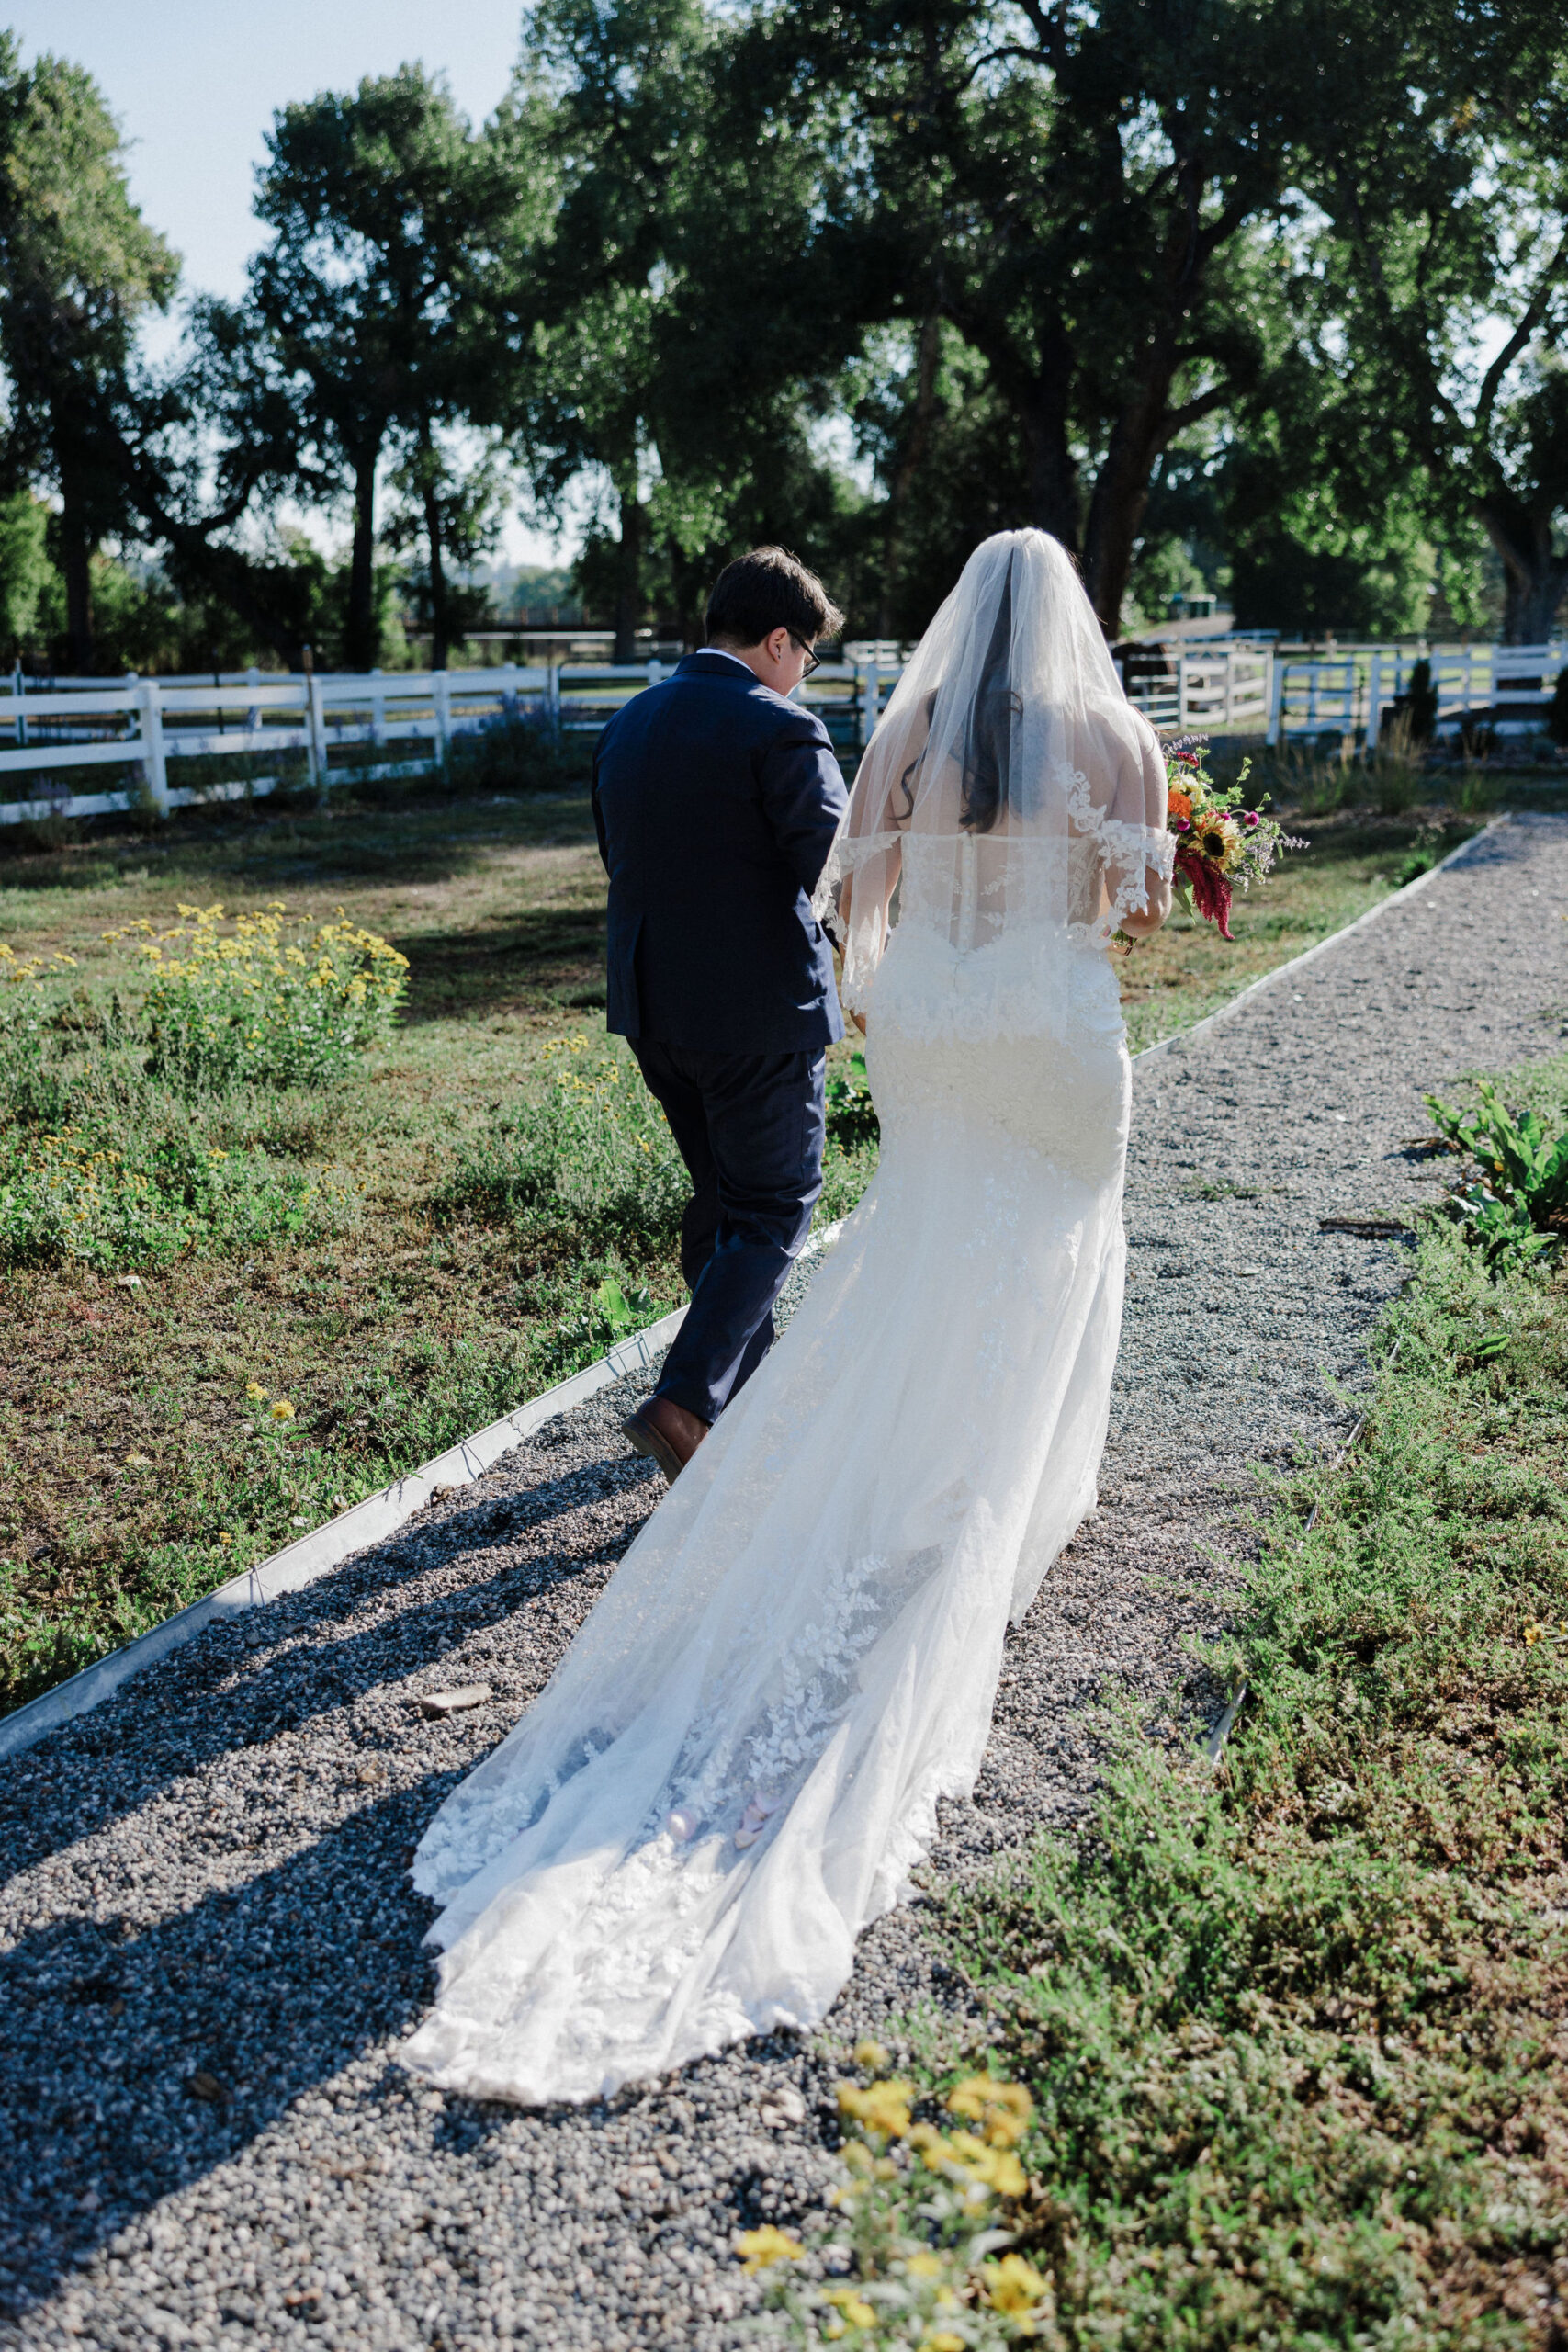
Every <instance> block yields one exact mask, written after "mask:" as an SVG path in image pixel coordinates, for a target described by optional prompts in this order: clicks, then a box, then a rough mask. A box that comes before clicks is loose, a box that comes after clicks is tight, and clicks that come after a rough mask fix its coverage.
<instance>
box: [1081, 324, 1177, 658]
mask: <svg viewBox="0 0 1568 2352" xmlns="http://www.w3.org/2000/svg"><path fill="white" fill-rule="evenodd" d="M1173 372H1174V370H1173V368H1172V366H1171V364H1170V363H1169V361H1168V359H1167V358H1166V357H1165V356H1164V355H1163V353H1162V352H1161V351H1160V350H1159V349H1158V348H1157V346H1156V350H1155V351H1154V352H1152V353H1151V354H1150V356H1149V361H1148V365H1147V368H1146V369H1145V376H1144V381H1143V383H1142V385H1141V387H1140V388H1139V390H1138V392H1137V394H1136V396H1135V397H1134V399H1133V400H1131V401H1129V402H1128V403H1127V405H1126V407H1125V408H1123V410H1122V413H1121V415H1120V416H1119V417H1118V418H1117V420H1116V422H1115V424H1114V425H1113V426H1112V427H1111V439H1110V443H1109V445H1108V446H1107V448H1106V452H1105V459H1104V463H1103V464H1102V465H1101V467H1100V474H1099V478H1098V480H1097V481H1096V482H1095V485H1094V496H1093V497H1092V499H1091V500H1090V501H1089V530H1088V533H1087V535H1086V537H1085V541H1084V586H1085V587H1086V588H1087V589H1088V591H1089V603H1090V604H1091V605H1093V606H1094V611H1095V617H1096V619H1097V620H1098V621H1099V623H1100V628H1102V629H1103V630H1104V631H1105V634H1106V636H1107V637H1108V638H1110V639H1115V638H1117V637H1118V636H1119V635H1120V633H1121V628H1122V599H1123V597H1124V596H1125V595H1126V594H1127V582H1128V581H1129V580H1130V579H1131V578H1132V574H1133V557H1134V552H1135V550H1136V547H1137V539H1138V530H1139V526H1140V525H1141V524H1142V522H1143V519H1144V510H1145V507H1146V506H1147V505H1148V503H1149V481H1150V477H1151V476H1152V474H1153V472H1154V465H1155V459H1156V458H1157V457H1158V455H1159V453H1160V451H1161V449H1162V448H1163V447H1165V444H1166V441H1167V439H1168V425H1167V417H1168V412H1169V406H1170V385H1171V378H1172V375H1173Z"/></svg>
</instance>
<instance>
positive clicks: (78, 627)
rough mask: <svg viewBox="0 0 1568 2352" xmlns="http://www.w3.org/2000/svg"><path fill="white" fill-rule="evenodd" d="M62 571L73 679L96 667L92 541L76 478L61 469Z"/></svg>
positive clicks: (67, 651)
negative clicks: (94, 652)
mask: <svg viewBox="0 0 1568 2352" xmlns="http://www.w3.org/2000/svg"><path fill="white" fill-rule="evenodd" d="M60 488H61V509H62V512H61V516H60V569H61V571H62V574H63V575H64V580H65V665H66V668H67V669H68V670H69V671H70V673H71V674H72V676H73V677H77V678H85V677H87V676H90V675H91V673H92V667H93V541H92V535H91V533H90V531H89V529H88V527H87V518H86V515H85V513H84V511H83V506H82V500H81V495H80V492H79V490H78V486H77V483H76V479H75V474H74V471H73V469H71V468H70V467H62V469H61V485H60Z"/></svg>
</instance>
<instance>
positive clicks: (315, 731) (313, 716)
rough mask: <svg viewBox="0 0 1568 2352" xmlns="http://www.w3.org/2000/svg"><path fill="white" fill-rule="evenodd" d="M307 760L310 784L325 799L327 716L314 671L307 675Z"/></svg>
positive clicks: (319, 681) (319, 683) (318, 679)
mask: <svg viewBox="0 0 1568 2352" xmlns="http://www.w3.org/2000/svg"><path fill="white" fill-rule="evenodd" d="M305 758H306V763H307V765H308V767H309V771H310V782H311V784H312V785H313V786H314V787H315V789H316V791H317V792H318V793H320V794H321V796H322V797H323V798H324V797H325V795H326V789H327V714H326V707H325V705H324V703H323V702H322V700H321V680H320V678H318V677H317V675H316V673H315V672H314V670H307V672H306V673H305Z"/></svg>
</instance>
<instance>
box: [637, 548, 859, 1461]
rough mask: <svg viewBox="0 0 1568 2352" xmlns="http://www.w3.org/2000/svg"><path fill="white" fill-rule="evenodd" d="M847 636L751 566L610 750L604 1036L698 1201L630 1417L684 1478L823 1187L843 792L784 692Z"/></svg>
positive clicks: (742, 564)
mask: <svg viewBox="0 0 1568 2352" xmlns="http://www.w3.org/2000/svg"><path fill="white" fill-rule="evenodd" d="M842 626H843V615H842V614H841V613H840V612H839V611H837V610H836V609H835V607H834V605H832V603H831V602H830V601H829V597H828V595H827V594H826V592H825V590H824V589H823V587H822V584H821V582H819V581H818V580H817V579H816V578H814V577H813V575H812V574H811V573H810V572H809V571H807V569H806V567H805V565H804V564H801V563H798V562H796V560H795V558H794V557H793V556H791V555H787V554H785V552H784V549H783V548H756V549H754V550H753V552H752V553H751V554H750V555H745V556H741V557H740V558H739V560H738V561H737V562H734V563H732V564H729V565H728V566H727V567H726V569H725V570H724V571H722V572H721V573H720V574H719V578H718V582H717V583H716V586H715V589H714V592H713V594H712V595H711V597H710V598H709V599H708V606H707V615H706V622H705V638H706V640H707V641H706V643H705V647H704V650H702V651H701V652H700V653H689V654H688V655H687V656H686V658H685V660H684V661H682V662H681V663H680V665H679V667H678V668H677V669H676V671H675V673H674V674H673V675H672V676H671V677H670V678H667V679H666V680H665V681H664V682H663V684H660V685H657V686H650V687H649V688H648V690H647V692H646V693H643V694H638V695H634V697H633V699H632V700H631V701H630V702H629V703H628V704H627V705H626V708H625V709H624V710H621V711H619V712H617V713H616V715H615V718H613V719H612V720H611V721H610V724H609V725H608V727H606V728H605V729H604V734H603V735H602V736H601V737H600V739H599V745H598V749H597V751H596V752H595V753H594V756H593V818H594V823H595V825H596V826H597V828H598V833H599V851H600V854H601V856H602V857H603V858H604V866H605V870H606V872H607V873H608V875H609V877H610V906H609V1010H608V1023H609V1027H610V1029H611V1030H612V1032H614V1033H615V1035H619V1036H623V1037H625V1038H626V1040H627V1042H628V1043H629V1045H630V1046H631V1049H632V1051H633V1053H634V1054H635V1055H636V1056H637V1062H638V1065H639V1067H640V1069H641V1070H642V1074H643V1077H644V1079H645V1080H647V1083H648V1086H649V1090H650V1091H651V1092H652V1093H653V1095H654V1096H655V1098H656V1099H657V1101H658V1102H659V1103H660V1105H661V1107H662V1109H663V1111H664V1114H665V1116H666V1118H667V1119H668V1120H669V1122H670V1128H671V1134H672V1135H673V1136H674V1138H675V1141H676V1144H677V1146H678V1148H679V1149H680V1152H681V1157H682V1159H683V1160H684V1161H685V1163H686V1168H687V1171H688V1173H689V1174H690V1176H691V1179H692V1186H693V1197H692V1200H691V1203H690V1204H689V1205H688V1207H687V1209H686V1212H685V1216H684V1217H683V1219H682V1233H681V1271H682V1274H683V1275H684V1277H685V1279H686V1282H687V1283H688V1285H689V1287H690V1289H691V1293H692V1303H691V1306H690V1308H689V1309H688V1311H687V1315H686V1319H685V1321H684V1323H683V1324H682V1327H681V1329H680V1331H679V1333H678V1334H677V1336H676V1339H675V1340H674V1343H673V1345H672V1346H671V1350H670V1353H669V1356H668V1357H667V1359H666V1361H665V1364H664V1369H663V1372H662V1374H660V1380H659V1385H658V1386H657V1387H656V1388H655V1390H654V1392H653V1395H652V1396H651V1397H649V1400H648V1402H647V1403H646V1404H644V1405H642V1406H640V1407H639V1408H638V1409H637V1411H636V1412H635V1413H634V1414H633V1415H632V1416H631V1418H630V1419H629V1420H627V1421H626V1422H625V1423H624V1424H623V1426H624V1428H625V1430H626V1436H627V1437H628V1438H629V1439H630V1441H631V1443H632V1444H633V1446H634V1447H635V1448H636V1449H637V1452H638V1453H643V1454H646V1455H647V1456H649V1458H650V1459H651V1460H653V1461H655V1462H657V1463H658V1464H659V1465H660V1468H661V1469H662V1470H663V1472H664V1474H665V1476H667V1477H668V1478H671V1479H673V1478H674V1477H676V1476H678V1474H679V1472H680V1471H681V1470H682V1468H683V1467H684V1465H685V1464H686V1463H687V1462H689V1461H690V1460H691V1457H692V1455H693V1454H694V1453H695V1451H696V1449H697V1447H698V1446H699V1445H700V1444H701V1443H702V1441H703V1439H704V1438H705V1436H706V1435H707V1432H708V1430H709V1429H710V1428H711V1427H712V1425H713V1423H714V1422H715V1420H716V1419H717V1418H718V1416H719V1414H720V1413H721V1412H722V1411H723V1410H724V1408H725V1407H726V1405H727V1404H728V1402H729V1400H730V1398H731V1397H734V1396H735V1394H736V1393H737V1391H738V1390H739V1388H740V1387H741V1386H742V1385H744V1384H745V1382H746V1381H747V1380H749V1379H750V1376H751V1374H752V1373H753V1372H754V1371H755V1370H756V1368H757V1366H758V1364H759V1363H761V1360H762V1358H763V1356H764V1355H765V1354H766V1353H767V1351H768V1350H769V1348H770V1347H771V1346H772V1345H773V1337H774V1332H773V1302H774V1300H775V1299H776V1298H777V1296H778V1295H779V1292H780V1290H781V1289H782V1288H783V1285H784V1278H785V1276H786V1275H787V1274H788V1272H789V1270H790V1267H791V1266H792V1265H793V1264H794V1262H795V1258H796V1256H797V1255H798V1253H799V1251H800V1249H801V1246H802V1244H803V1243H804V1241H805V1239H806V1236H807V1230H808V1228H809V1227H810V1224H811V1212H812V1210H813V1208H814V1207H815V1206H816V1204H817V1199H818V1194H819V1193H820V1192H821V1189H822V1142H823V1135H824V1115H823V1080H824V1072H825V1066H826V1060H827V1049H828V1047H829V1045H830V1044H831V1043H832V1042H833V1040H834V1039H835V1038H837V1037H841V1036H842V1035H843V1034H844V1028H843V1020H842V1016H841V1015H840V1011H839V998H838V990H837V989H836V988H835V986H834V983H833V953H832V948H831V945H830V944H829V939H828V937H827V934H826V933H825V932H824V931H823V929H822V927H821V925H820V924H819V923H818V922H816V920H815V919H814V917H813V915H812V912H811V894H812V892H813V890H814V889H815V888H816V886H817V881H818V876H820V874H821V872H822V868H823V866H824V865H825V864H826V863H827V857H828V852H829V848H830V847H831V845H832V842H833V836H834V834H835V833H836V832H837V831H838V828H839V820H840V818H841V817H842V815H843V813H844V808H845V803H846V799H847V794H846V792H845V787H844V780H843V776H842V774H841V772H840V767H839V763H838V760H837V758H836V756H835V754H834V752H833V748H832V744H831V741H830V740H829V734H828V730H827V729H826V728H825V727H824V726H823V724H822V722H821V720H820V719H819V718H815V717H814V716H813V715H812V713H811V712H810V711H808V710H804V709H802V708H801V707H800V706H799V705H798V704H796V703H794V702H792V701H791V700H790V699H789V697H790V695H792V694H793V693H794V691H795V688H796V687H797V686H798V685H799V684H800V683H801V681H802V679H803V678H805V677H807V676H808V675H809V674H810V673H811V671H812V670H814V669H815V668H816V667H817V662H816V658H815V656H814V654H813V652H812V650H811V649H812V647H813V646H814V645H815V644H816V643H817V642H818V639H821V638H824V637H829V636H832V635H834V634H836V633H837V631H838V630H839V629H840V628H842Z"/></svg>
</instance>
